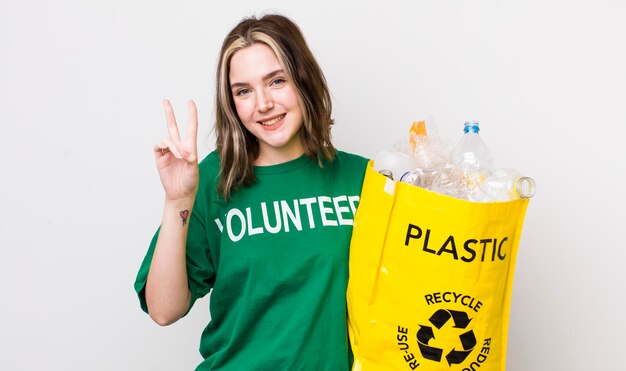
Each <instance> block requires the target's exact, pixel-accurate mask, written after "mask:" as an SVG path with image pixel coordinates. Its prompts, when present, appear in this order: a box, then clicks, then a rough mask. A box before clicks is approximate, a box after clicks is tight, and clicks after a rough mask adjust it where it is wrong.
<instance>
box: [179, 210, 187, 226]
mask: <svg viewBox="0 0 626 371" xmlns="http://www.w3.org/2000/svg"><path fill="white" fill-rule="evenodd" d="M180 217H181V219H183V225H185V224H187V218H188V217H189V210H183V211H181V212H180Z"/></svg>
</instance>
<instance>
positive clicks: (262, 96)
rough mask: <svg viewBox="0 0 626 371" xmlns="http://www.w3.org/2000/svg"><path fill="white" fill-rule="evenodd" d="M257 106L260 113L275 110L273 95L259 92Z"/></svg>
mask: <svg viewBox="0 0 626 371" xmlns="http://www.w3.org/2000/svg"><path fill="white" fill-rule="evenodd" d="M257 106H258V107H259V112H267V111H269V110H271V109H272V108H274V101H273V100H272V96H271V94H269V93H268V92H266V91H259V92H258V94H257Z"/></svg>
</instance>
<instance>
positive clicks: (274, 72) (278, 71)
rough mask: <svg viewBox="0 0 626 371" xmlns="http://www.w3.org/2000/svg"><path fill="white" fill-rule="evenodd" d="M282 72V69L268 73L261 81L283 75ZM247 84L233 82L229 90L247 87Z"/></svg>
mask: <svg viewBox="0 0 626 371" xmlns="http://www.w3.org/2000/svg"><path fill="white" fill-rule="evenodd" d="M283 72H284V71H283V70H282V69H279V70H276V71H272V72H270V73H268V74H267V75H265V76H263V81H267V80H269V79H271V78H272V77H274V76H276V75H278V74H281V73H283ZM248 85H249V84H248V83H246V82H234V83H232V84H230V88H231V89H235V88H238V87H243V86H248Z"/></svg>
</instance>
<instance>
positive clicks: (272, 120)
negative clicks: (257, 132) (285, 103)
mask: <svg viewBox="0 0 626 371" xmlns="http://www.w3.org/2000/svg"><path fill="white" fill-rule="evenodd" d="M283 117H285V115H280V116H278V117H276V118H273V119H271V120H268V121H261V124H262V125H264V126H272V125H274V124H275V123H277V122H278V121H280V120H282V119H283Z"/></svg>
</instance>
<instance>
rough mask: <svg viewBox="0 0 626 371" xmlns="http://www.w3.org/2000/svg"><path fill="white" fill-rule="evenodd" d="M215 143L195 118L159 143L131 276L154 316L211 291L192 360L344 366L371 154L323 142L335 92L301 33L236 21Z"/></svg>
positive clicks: (160, 317)
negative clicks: (144, 238)
mask: <svg viewBox="0 0 626 371" xmlns="http://www.w3.org/2000/svg"><path fill="white" fill-rule="evenodd" d="M216 96H217V98H216V105H217V107H216V123H215V125H216V134H217V145H216V150H215V151H214V152H212V153H210V154H209V155H208V156H207V157H206V158H205V159H204V160H203V161H202V162H201V163H200V164H199V165H198V163H197V150H196V133H197V125H198V124H197V114H196V108H195V105H194V104H193V102H190V103H189V111H190V119H189V125H188V131H187V137H186V139H184V140H183V139H181V138H180V135H179V133H178V129H177V124H176V121H175V118H174V114H173V111H172V108H171V105H170V104H169V102H167V101H165V102H164V105H165V111H166V116H167V122H168V131H169V138H167V139H163V140H162V141H161V142H160V143H159V144H158V145H157V146H156V147H155V156H156V162H157V167H158V170H159V175H160V177H161V181H162V184H163V187H164V189H165V194H166V198H165V207H164V214H163V220H162V224H161V227H160V229H159V230H158V231H157V233H156V234H155V236H154V238H153V240H152V243H151V245H150V248H149V250H148V253H147V255H146V258H145V259H144V261H143V263H142V266H141V268H140V271H139V273H138V276H137V281H136V283H135V289H136V291H137V293H138V295H139V298H140V302H141V306H142V308H143V310H145V311H146V312H148V313H149V314H150V316H151V317H152V318H153V319H154V320H155V321H156V322H157V323H159V324H160V325H167V324H170V323H173V322H175V321H177V320H178V319H180V318H181V317H182V316H184V315H185V314H186V313H187V311H188V310H189V309H190V308H191V306H192V305H193V303H194V302H195V300H196V299H198V298H200V297H203V296H204V295H206V294H207V293H209V292H211V300H210V314H211V321H210V323H209V324H208V325H207V327H206V328H205V330H204V332H203V333H202V338H201V344H200V352H201V354H202V356H203V357H204V359H205V360H204V362H202V363H201V364H200V365H199V366H198V368H197V370H216V369H219V370H237V371H239V370H333V371H336V370H348V369H349V367H350V366H349V363H350V362H349V359H350V351H349V346H348V339H347V329H346V303H345V291H346V285H347V279H348V248H349V242H350V236H351V232H352V224H353V217H354V212H355V210H356V205H357V203H358V199H359V193H360V190H361V186H362V181H363V174H364V171H365V166H366V163H367V160H366V159H364V158H362V157H359V156H356V155H352V154H348V153H345V152H341V151H337V150H335V148H334V147H333V145H332V143H331V140H330V127H331V125H332V123H333V121H332V119H331V101H330V95H329V92H328V89H327V86H326V81H325V79H324V76H323V74H322V72H321V70H320V68H319V66H318V64H317V62H316V61H315V58H314V57H313V55H312V54H311V51H310V50H309V48H308V46H307V44H306V42H305V40H304V38H303V36H302V34H301V32H300V30H299V29H298V27H297V26H296V25H295V24H294V23H293V22H292V21H290V20H289V19H287V18H285V17H283V16H280V15H266V16H264V17H262V18H260V19H256V18H250V19H244V20H242V21H241V22H240V23H239V24H238V25H237V26H236V27H235V28H234V29H233V30H232V31H231V32H230V33H229V34H228V36H227V37H226V39H225V40H224V43H223V45H222V49H221V54H220V60H219V65H218V69H217V93H216Z"/></svg>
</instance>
